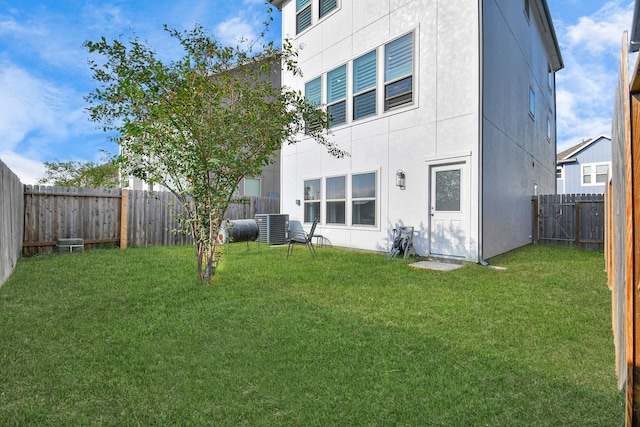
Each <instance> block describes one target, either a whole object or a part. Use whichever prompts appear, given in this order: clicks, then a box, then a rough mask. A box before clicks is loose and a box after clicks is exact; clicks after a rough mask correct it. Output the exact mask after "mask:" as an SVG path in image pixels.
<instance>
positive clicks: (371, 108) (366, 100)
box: [353, 50, 377, 120]
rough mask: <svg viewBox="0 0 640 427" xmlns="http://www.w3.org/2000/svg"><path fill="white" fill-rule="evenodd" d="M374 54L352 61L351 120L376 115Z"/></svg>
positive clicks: (370, 53) (373, 52) (374, 52)
mask: <svg viewBox="0 0 640 427" xmlns="http://www.w3.org/2000/svg"><path fill="white" fill-rule="evenodd" d="M376 53H377V52H376V51H375V50H374V51H371V52H369V53H367V54H366V55H363V56H361V57H360V58H357V59H355V60H354V61H353V120H357V119H361V118H363V117H368V116H371V115H374V114H375V113H376Z"/></svg>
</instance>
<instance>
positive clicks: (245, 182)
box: [123, 151, 280, 198]
mask: <svg viewBox="0 0 640 427" xmlns="http://www.w3.org/2000/svg"><path fill="white" fill-rule="evenodd" d="M123 188H128V189H130V190H147V191H165V190H166V188H164V187H163V186H162V185H160V184H153V185H152V184H149V183H147V182H146V181H144V180H142V179H139V178H135V177H129V178H126V179H124V181H123ZM236 196H237V197H238V198H242V197H253V196H255V197H279V196H280V152H279V151H278V152H276V153H275V154H274V157H273V163H272V164H270V165H267V166H264V167H263V168H262V175H260V176H256V177H247V178H243V179H242V180H241V181H240V184H239V185H238V189H237V192H236Z"/></svg>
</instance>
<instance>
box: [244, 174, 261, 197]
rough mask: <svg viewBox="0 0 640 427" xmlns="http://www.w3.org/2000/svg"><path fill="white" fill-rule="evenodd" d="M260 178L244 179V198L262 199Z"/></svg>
mask: <svg viewBox="0 0 640 427" xmlns="http://www.w3.org/2000/svg"><path fill="white" fill-rule="evenodd" d="M260 194H261V192H260V178H245V179H244V196H245V197H260Z"/></svg>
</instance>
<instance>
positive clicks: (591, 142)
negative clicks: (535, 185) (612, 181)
mask: <svg viewBox="0 0 640 427" xmlns="http://www.w3.org/2000/svg"><path fill="white" fill-rule="evenodd" d="M610 171H611V138H609V137H607V136H604V135H600V136H597V137H595V138H591V139H587V140H584V141H582V142H581V143H579V144H576V145H574V146H573V147H571V148H569V149H567V150H564V151H563V152H561V153H558V158H557V166H556V183H557V192H558V194H589V193H593V194H604V190H605V186H606V184H607V182H609V174H610Z"/></svg>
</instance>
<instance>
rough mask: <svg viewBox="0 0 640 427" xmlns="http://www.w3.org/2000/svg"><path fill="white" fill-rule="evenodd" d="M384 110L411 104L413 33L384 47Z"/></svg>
mask: <svg viewBox="0 0 640 427" xmlns="http://www.w3.org/2000/svg"><path fill="white" fill-rule="evenodd" d="M384 82H385V85H384V110H385V111H387V110H391V109H393V108H396V107H400V106H402V105H406V104H410V103H412V102H413V33H409V34H407V35H405V36H403V37H400V38H399V39H397V40H394V41H392V42H391V43H388V44H386V45H385V47H384Z"/></svg>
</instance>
